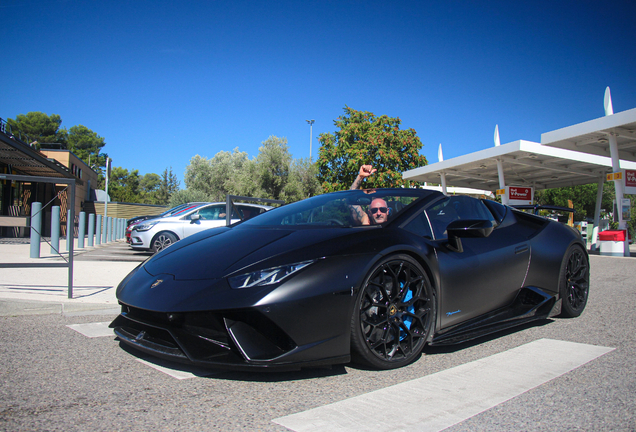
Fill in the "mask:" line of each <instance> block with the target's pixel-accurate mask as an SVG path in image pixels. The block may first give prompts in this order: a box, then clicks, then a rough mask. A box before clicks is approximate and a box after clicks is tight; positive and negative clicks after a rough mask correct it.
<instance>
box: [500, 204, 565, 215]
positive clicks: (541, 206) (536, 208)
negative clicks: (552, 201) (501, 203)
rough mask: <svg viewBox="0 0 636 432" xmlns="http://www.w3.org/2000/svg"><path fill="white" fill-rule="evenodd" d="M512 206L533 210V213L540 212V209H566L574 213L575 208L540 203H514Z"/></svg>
mask: <svg viewBox="0 0 636 432" xmlns="http://www.w3.org/2000/svg"><path fill="white" fill-rule="evenodd" d="M510 207H512V208H516V209H518V210H532V214H536V215H538V214H539V210H552V211H564V212H572V213H574V209H573V208H570V207H561V206H555V205H539V204H530V205H527V204H526V205H513V206H510Z"/></svg>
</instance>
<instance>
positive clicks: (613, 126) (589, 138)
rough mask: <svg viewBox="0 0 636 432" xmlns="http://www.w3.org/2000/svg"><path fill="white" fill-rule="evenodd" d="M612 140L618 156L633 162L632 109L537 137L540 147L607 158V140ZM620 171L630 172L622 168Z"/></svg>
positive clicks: (635, 114)
mask: <svg viewBox="0 0 636 432" xmlns="http://www.w3.org/2000/svg"><path fill="white" fill-rule="evenodd" d="M612 136H613V137H615V138H616V144H617V147H618V157H619V159H621V160H622V161H632V162H636V108H633V109H630V110H627V111H622V112H619V113H616V114H612V115H607V116H605V117H600V118H597V119H594V120H590V121H588V122H585V123H579V124H577V125H574V126H568V127H565V128H563V129H558V130H555V131H552V132H547V133H544V134H542V135H541V144H544V145H547V146H551V147H559V148H564V149H569V150H574V151H578V152H583V153H590V154H595V155H601V156H610V147H609V145H608V143H609V138H610V137H612ZM621 168H623V169H626V168H627V169H631V168H628V167H626V166H623V163H622V162H621Z"/></svg>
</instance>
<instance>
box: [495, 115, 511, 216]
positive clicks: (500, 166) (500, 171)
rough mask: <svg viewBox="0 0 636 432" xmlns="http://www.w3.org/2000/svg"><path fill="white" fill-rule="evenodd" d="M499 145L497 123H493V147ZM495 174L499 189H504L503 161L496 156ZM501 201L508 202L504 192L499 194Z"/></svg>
mask: <svg viewBox="0 0 636 432" xmlns="http://www.w3.org/2000/svg"><path fill="white" fill-rule="evenodd" d="M500 145H501V140H500V139H499V125H495V147H498V146H500ZM497 176H498V177H499V189H506V179H505V178H504V169H503V162H502V160H501V158H497ZM501 202H502V203H503V204H506V205H507V204H508V194H507V193H504V194H503V195H502V196H501Z"/></svg>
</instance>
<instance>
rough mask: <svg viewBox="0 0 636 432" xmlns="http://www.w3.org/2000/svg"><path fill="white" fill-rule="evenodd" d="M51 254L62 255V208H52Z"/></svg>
mask: <svg viewBox="0 0 636 432" xmlns="http://www.w3.org/2000/svg"><path fill="white" fill-rule="evenodd" d="M51 253H54V254H59V253H60V206H53V207H51Z"/></svg>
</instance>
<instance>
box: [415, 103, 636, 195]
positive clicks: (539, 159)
mask: <svg viewBox="0 0 636 432" xmlns="http://www.w3.org/2000/svg"><path fill="white" fill-rule="evenodd" d="M632 111H634V113H635V114H636V109H635V110H632ZM545 135H546V134H544V136H545ZM634 150H636V149H634ZM497 160H500V161H501V162H502V166H503V174H504V177H505V183H506V185H509V186H526V187H534V188H535V189H551V188H557V187H564V186H575V185H580V184H588V183H597V182H599V181H604V180H605V176H606V175H607V174H608V173H611V172H612V160H611V158H610V157H608V156H599V155H592V154H586V153H581V152H577V151H572V150H567V149H561V148H555V147H550V146H547V145H542V144H539V143H535V142H530V141H523V140H519V141H513V142H511V143H508V144H502V145H500V146H494V147H490V148H487V149H485V150H480V151H477V152H475V153H470V154H467V155H464V156H459V157H456V158H453V159H449V160H445V161H442V162H438V163H434V164H430V165H427V166H423V167H420V168H415V169H412V170H409V171H405V172H404V173H403V178H404V179H406V180H415V181H419V182H427V183H436V184H439V183H440V176H441V175H442V174H444V175H445V177H446V183H447V184H448V185H449V186H450V185H452V186H461V187H469V188H474V189H484V190H489V191H492V192H494V191H496V190H497V189H499V188H500V182H499V180H500V179H499V175H498V168H497ZM634 160H636V158H635V159H634ZM621 167H622V168H624V169H636V162H626V161H621Z"/></svg>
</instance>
